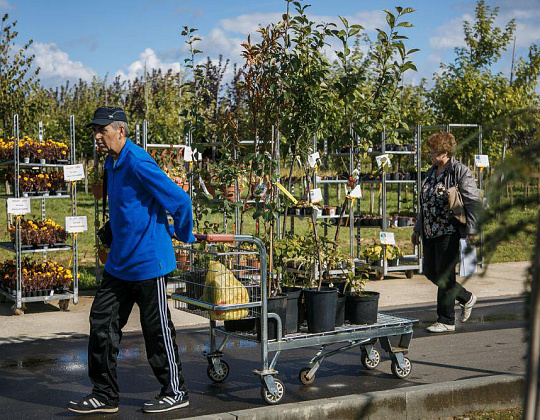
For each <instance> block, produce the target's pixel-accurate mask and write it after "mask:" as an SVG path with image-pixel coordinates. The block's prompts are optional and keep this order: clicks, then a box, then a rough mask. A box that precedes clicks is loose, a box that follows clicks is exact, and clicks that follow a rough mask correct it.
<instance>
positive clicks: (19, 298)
mask: <svg viewBox="0 0 540 420" xmlns="http://www.w3.org/2000/svg"><path fill="white" fill-rule="evenodd" d="M13 137H14V140H15V141H14V142H13V143H14V151H13V160H9V161H4V162H0V167H13V171H14V188H13V194H9V193H8V191H6V195H5V196H3V197H2V198H21V195H22V194H21V191H20V189H19V174H20V170H21V168H28V169H32V168H39V169H46V168H52V169H55V168H63V166H64V164H63V163H42V162H40V163H24V162H23V161H22V159H20V153H19V139H20V136H19V117H18V115H15V116H14V117H13ZM39 140H40V143H41V142H42V141H43V125H42V122H41V121H40V123H39ZM70 140H71V156H70V161H69V164H75V118H74V116H73V115H72V116H71V117H70ZM66 163H68V162H66ZM28 198H29V199H31V200H39V201H40V203H41V218H42V220H43V219H45V217H46V215H45V212H46V202H47V201H48V200H53V199H71V210H72V211H71V212H72V216H76V215H77V188H76V186H75V184H74V185H73V188H72V189H71V193H69V194H68V193H67V192H62V193H57V194H56V195H31V196H29V197H28ZM8 217H9V216H8ZM14 226H15V244H13V243H12V242H1V243H0V247H1V248H3V249H6V250H8V251H11V252H13V253H15V254H16V270H17V281H16V290H13V291H11V292H8V291H7V290H4V289H2V288H0V298H3V299H8V300H11V301H14V305H13V306H12V312H13V314H14V315H22V314H24V309H25V306H26V305H25V304H26V303H27V302H49V301H59V302H58V304H59V307H60V309H61V310H64V311H65V310H67V309H68V307H69V301H70V300H71V299H73V303H74V304H77V303H78V299H79V282H78V275H77V273H78V248H77V238H76V236H75V237H74V238H73V242H72V245H67V244H65V245H62V246H58V247H43V248H38V249H23V248H22V244H21V227H20V219H19V217H17V218H16V221H15V223H14ZM62 251H63V252H71V253H72V258H71V259H72V261H73V290H65V289H64V290H63V291H62V293H54V292H52V293H50V294H48V295H47V296H23V291H22V259H23V256H24V255H30V254H42V256H43V261H44V262H46V261H47V256H48V253H50V252H62Z"/></svg>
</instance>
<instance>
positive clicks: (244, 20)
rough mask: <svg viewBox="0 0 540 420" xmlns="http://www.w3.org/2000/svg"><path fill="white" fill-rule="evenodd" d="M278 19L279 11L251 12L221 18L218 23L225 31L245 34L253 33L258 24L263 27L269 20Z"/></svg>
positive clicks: (276, 20) (275, 20)
mask: <svg viewBox="0 0 540 420" xmlns="http://www.w3.org/2000/svg"><path fill="white" fill-rule="evenodd" d="M280 20H281V14H280V13H251V14H248V15H240V16H237V17H235V18H231V19H221V20H220V21H219V23H220V25H221V27H222V28H223V29H224V30H225V31H227V32H232V33H236V34H242V35H247V34H254V33H255V32H256V31H257V29H258V28H259V26H263V27H264V26H267V25H269V24H270V22H279V21H280ZM214 30H215V29H214Z"/></svg>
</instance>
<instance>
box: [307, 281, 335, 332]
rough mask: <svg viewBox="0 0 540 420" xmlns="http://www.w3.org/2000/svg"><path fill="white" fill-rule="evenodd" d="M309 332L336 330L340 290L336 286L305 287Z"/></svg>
mask: <svg viewBox="0 0 540 420" xmlns="http://www.w3.org/2000/svg"><path fill="white" fill-rule="evenodd" d="M304 297H305V299H306V320H307V324H308V332H310V333H318V332H325V331H334V329H335V328H336V306H337V297H338V291H337V289H335V288H321V290H317V289H316V288H313V289H305V290H304Z"/></svg>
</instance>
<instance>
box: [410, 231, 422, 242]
mask: <svg viewBox="0 0 540 420" xmlns="http://www.w3.org/2000/svg"><path fill="white" fill-rule="evenodd" d="M411 242H412V244H413V245H420V236H419V235H418V234H417V233H416V232H413V233H412V235H411Z"/></svg>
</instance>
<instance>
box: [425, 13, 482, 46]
mask: <svg viewBox="0 0 540 420" xmlns="http://www.w3.org/2000/svg"><path fill="white" fill-rule="evenodd" d="M465 20H467V21H469V22H471V21H472V20H473V17H472V16H471V15H468V14H465V15H463V16H460V17H457V18H454V19H452V20H450V21H448V22H446V23H445V24H444V25H442V26H439V27H437V28H436V29H435V33H436V35H435V36H432V37H430V38H429V45H430V46H431V48H433V49H434V50H444V49H447V48H456V47H462V46H464V45H465V41H464V34H463V21H465Z"/></svg>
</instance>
